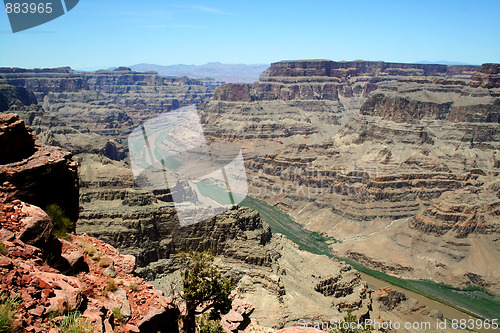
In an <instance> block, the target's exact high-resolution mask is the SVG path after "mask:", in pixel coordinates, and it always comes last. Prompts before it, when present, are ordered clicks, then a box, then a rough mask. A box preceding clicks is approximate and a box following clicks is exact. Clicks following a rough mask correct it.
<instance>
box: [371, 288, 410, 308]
mask: <svg viewBox="0 0 500 333" xmlns="http://www.w3.org/2000/svg"><path fill="white" fill-rule="evenodd" d="M373 297H374V299H375V300H376V301H378V302H380V303H381V304H383V306H384V307H385V308H386V309H387V310H392V309H394V308H395V307H396V306H398V305H399V303H401V302H402V301H406V300H407V297H406V296H405V294H403V293H402V292H399V291H396V290H393V289H392V288H390V287H386V288H384V289H378V290H377V291H375V293H374V294H373Z"/></svg>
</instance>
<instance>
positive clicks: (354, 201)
mask: <svg viewBox="0 0 500 333" xmlns="http://www.w3.org/2000/svg"><path fill="white" fill-rule="evenodd" d="M498 68H500V67H499V65H497V64H484V65H482V66H445V65H419V64H395V63H383V62H364V61H354V62H333V61H329V60H319V61H284V62H279V63H275V64H272V65H271V67H270V68H269V69H268V70H267V71H266V72H264V73H263V74H262V75H261V78H260V80H259V81H257V82H256V83H254V84H232V85H231V84H230V85H222V86H220V87H218V88H217V89H216V91H215V92H214V98H213V100H210V101H208V102H206V103H205V104H204V105H203V106H202V108H201V111H200V114H201V117H202V120H203V121H204V130H205V133H206V134H207V135H208V136H209V138H210V140H213V141H233V142H235V143H237V144H239V145H240V146H241V147H242V149H243V151H244V155H245V158H246V165H247V171H248V173H249V174H248V179H249V182H250V185H251V187H250V195H253V196H256V197H259V198H261V199H264V200H266V201H267V202H269V203H270V204H274V205H277V206H278V207H280V208H282V209H283V210H285V211H286V212H288V213H289V214H290V215H292V216H293V217H294V218H295V219H296V220H297V221H298V222H300V223H302V224H303V225H305V226H306V228H308V229H310V230H313V231H319V232H325V233H327V234H328V235H330V236H332V237H334V238H336V239H338V240H343V243H337V244H335V245H334V246H333V248H334V249H335V250H337V251H338V253H339V254H340V255H345V256H349V255H354V253H357V254H362V255H363V256H365V258H366V260H364V261H363V262H364V263H365V264H367V265H369V266H370V267H372V268H379V269H380V268H384V267H385V268H384V269H383V270H384V271H386V272H389V273H391V272H392V274H396V275H398V276H403V277H409V278H429V276H430V277H431V278H432V279H435V280H438V281H441V282H446V283H452V284H459V285H460V284H461V285H465V284H468V283H473V282H472V281H471V280H470V279H469V278H468V276H470V273H472V274H479V275H480V276H481V277H482V278H484V282H485V283H484V285H488V286H489V287H488V288H489V290H490V291H494V292H499V290H500V289H499V288H500V286H499V285H498V282H497V281H498V279H497V278H496V277H495V278H494V277H493V276H494V275H495V274H496V273H495V272H497V271H498V270H493V271H492V270H491V267H492V266H491V265H493V267H500V262H499V261H498V260H496V259H495V258H498V256H497V255H495V253H498V251H499V250H500V249H499V248H498V246H497V242H496V240H497V238H498V231H499V219H498V216H499V210H498V205H499V203H500V196H499V195H498V193H497V192H498V191H497V189H496V188H497V187H498V186H497V184H496V182H497V177H498V174H499V172H500V171H499V169H498V167H499V164H498V156H497V155H498V154H497V151H498V150H499V149H500V125H499V121H498V120H499V114H500V100H499V88H498V87H497V76H498ZM382 235H383V237H385V238H382ZM382 239H384V240H383V241H381V240H382ZM454 239H455V240H454ZM454 242H458V243H464V246H461V247H456V246H452V245H450V244H451V243H454ZM431 244H432V246H431ZM484 248H488V249H489V250H488V251H489V252H488V253H489V255H488V256H487V258H484V257H483V256H482V255H481V254H480V253H482V251H483V250H482V249H484ZM396 249H397V250H396ZM403 253H404V254H403ZM429 253H430V254H429ZM396 254H400V255H397V256H396ZM356 256H357V257H358V258H361V257H363V256H359V255H356ZM422 257H425V259H424V260H422ZM413 258H415V259H413ZM418 258H420V259H418ZM375 262H377V263H378V264H377V267H375V266H373V265H372V264H370V263H375ZM471 262H475V264H474V265H470V264H469V263H471ZM499 277H500V276H499Z"/></svg>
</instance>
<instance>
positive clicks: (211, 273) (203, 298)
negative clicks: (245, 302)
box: [178, 251, 233, 333]
mask: <svg viewBox="0 0 500 333" xmlns="http://www.w3.org/2000/svg"><path fill="white" fill-rule="evenodd" d="M178 260H179V261H180V262H181V263H183V264H184V265H185V268H184V277H183V280H182V283H183V288H182V291H183V294H182V298H183V299H184V301H185V302H186V308H187V309H186V310H187V311H186V312H187V315H186V318H185V324H186V328H187V332H190V333H191V332H194V331H195V324H196V322H195V318H196V315H197V314H202V313H205V312H207V313H210V315H209V317H208V318H207V319H209V320H217V319H220V315H221V314H225V313H227V312H229V310H230V309H231V303H232V299H231V297H230V294H231V290H232V288H233V287H232V285H231V283H230V282H229V281H228V280H226V279H225V278H223V277H222V274H221V272H220V271H219V270H218V269H217V268H215V267H214V265H213V261H214V255H213V254H212V253H211V252H210V251H204V252H195V251H189V252H187V253H186V252H179V255H178ZM199 306H203V307H204V308H203V309H202V310H201V311H197V308H198V307H199ZM209 310H210V312H209Z"/></svg>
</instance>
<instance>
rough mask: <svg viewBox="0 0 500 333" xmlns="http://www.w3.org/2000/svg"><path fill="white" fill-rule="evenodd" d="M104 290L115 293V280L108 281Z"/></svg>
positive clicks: (116, 286) (116, 287)
mask: <svg viewBox="0 0 500 333" xmlns="http://www.w3.org/2000/svg"><path fill="white" fill-rule="evenodd" d="M106 289H108V291H116V289H118V285H117V284H116V281H115V279H111V278H110V279H108V284H107V285H106Z"/></svg>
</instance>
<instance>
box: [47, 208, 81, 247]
mask: <svg viewBox="0 0 500 333" xmlns="http://www.w3.org/2000/svg"><path fill="white" fill-rule="evenodd" d="M45 212H46V213H47V215H49V216H50V219H51V220H52V224H53V225H54V228H53V229H52V234H53V235H54V236H56V237H57V238H62V239H69V235H68V233H69V232H71V231H73V229H74V227H75V224H74V223H73V221H71V220H70V219H69V218H68V217H67V216H66V214H65V213H64V210H63V209H62V208H61V207H60V206H59V205H58V204H50V205H48V206H47V208H45Z"/></svg>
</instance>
